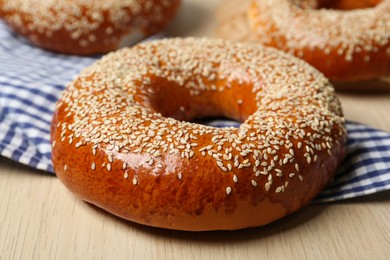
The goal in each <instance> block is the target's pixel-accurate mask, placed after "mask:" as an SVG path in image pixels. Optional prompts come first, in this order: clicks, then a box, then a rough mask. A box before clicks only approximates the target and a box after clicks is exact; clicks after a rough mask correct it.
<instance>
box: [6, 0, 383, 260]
mask: <svg viewBox="0 0 390 260" xmlns="http://www.w3.org/2000/svg"><path fill="white" fill-rule="evenodd" d="M222 2H223V0H221V1H217V0H214V1H213V0H207V1H206V0H187V1H184V4H183V7H182V9H181V10H180V13H179V15H178V18H177V19H176V21H175V22H174V24H173V25H172V26H171V27H170V29H169V32H170V34H172V35H179V36H185V35H212V36H215V34H214V28H215V27H214V26H215V25H216V21H215V20H213V18H214V17H215V16H216V15H215V14H216V12H218V15H221V13H220V11H219V10H220V9H219V8H220V4H221V3H222ZM339 96H340V98H341V100H342V103H343V107H344V111H345V114H346V117H347V119H350V120H355V121H359V122H363V123H367V124H370V125H372V126H374V127H377V128H381V129H384V130H387V131H390V113H389V111H390V95H389V93H387V92H375V93H371V94H368V93H364V92H358V93H355V94H352V93H348V92H343V93H339ZM389 216H390V192H384V193H380V194H376V195H372V196H368V197H363V198H357V199H353V200H347V201H342V202H338V203H329V204H316V205H310V206H308V207H306V208H304V209H303V210H301V211H299V212H297V213H295V214H293V215H292V216H289V217H287V218H285V219H283V220H280V221H278V222H275V223H273V224H270V225H268V226H265V227H260V228H252V229H246V230H240V231H234V232H203V233H188V232H178V231H169V230H162V229H155V228H150V227H144V226H140V225H137V224H133V223H130V222H126V221H123V220H121V219H118V218H116V217H114V216H112V215H110V214H108V213H105V212H104V211H102V210H100V209H98V208H96V207H94V206H90V205H88V204H87V203H84V202H82V201H80V200H79V199H77V198H76V197H75V196H74V195H73V194H71V193H70V192H69V191H67V190H66V189H65V187H64V186H63V185H62V184H61V183H60V182H59V181H58V179H57V178H56V177H53V176H50V175H48V174H46V173H43V172H38V171H36V170H33V169H30V168H28V167H25V166H22V165H19V164H16V163H14V162H12V161H10V160H8V159H5V158H1V157H0V259H4V260H5V259H7V260H8V259H197V260H200V259H389V255H390V237H389V234H390V220H389Z"/></svg>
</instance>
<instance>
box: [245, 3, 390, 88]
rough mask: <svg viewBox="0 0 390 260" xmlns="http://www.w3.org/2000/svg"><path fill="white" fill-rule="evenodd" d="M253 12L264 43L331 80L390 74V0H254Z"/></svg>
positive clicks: (251, 16) (251, 19)
mask: <svg viewBox="0 0 390 260" xmlns="http://www.w3.org/2000/svg"><path fill="white" fill-rule="evenodd" d="M323 7H324V8H323ZM328 8H331V9H328ZM357 8H362V9H357ZM248 17H249V23H250V25H251V28H252V29H253V31H254V32H255V33H256V34H257V38H258V41H259V42H261V43H263V44H265V45H267V46H273V47H276V48H278V49H280V50H283V51H286V52H290V53H292V54H294V55H296V56H297V57H300V58H302V59H304V60H305V61H307V62H308V63H310V64H311V65H313V66H314V67H316V68H317V69H318V70H319V71H321V72H322V73H324V74H325V76H327V77H328V78H330V79H331V80H335V81H360V80H369V79H375V78H379V77H383V76H386V75H389V74H390V41H389V40H390V0H382V1H381V0H365V1H363V0H340V1H331V0H322V1H319V0H253V1H252V4H251V6H250V8H249V9H248Z"/></svg>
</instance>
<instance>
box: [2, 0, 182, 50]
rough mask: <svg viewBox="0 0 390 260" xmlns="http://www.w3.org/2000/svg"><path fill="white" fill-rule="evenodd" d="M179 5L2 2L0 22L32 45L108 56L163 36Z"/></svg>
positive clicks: (111, 0) (169, 0) (121, 0)
mask: <svg viewBox="0 0 390 260" xmlns="http://www.w3.org/2000/svg"><path fill="white" fill-rule="evenodd" d="M179 2H180V0H66V1H58V0H39V1H36V0H0V18H2V19H3V20H4V21H5V22H6V23H7V24H8V25H9V26H10V27H11V28H13V29H14V30H15V31H16V32H17V33H19V34H20V35H23V36H25V37H26V38H27V39H29V40H30V41H31V42H32V43H34V44H35V45H37V46H39V47H42V48H44V49H48V50H51V51H55V52H61V53H66V54H76V55H92V54H101V53H107V52H110V51H113V50H116V49H118V48H120V47H123V46H127V45H131V44H134V43H136V42H137V41H139V40H141V39H143V38H145V37H147V36H149V35H152V34H154V33H156V32H158V31H160V30H162V29H163V28H164V27H165V26H166V25H167V24H168V23H169V21H171V20H172V18H173V17H174V15H175V13H176V11H177V9H178V6H179Z"/></svg>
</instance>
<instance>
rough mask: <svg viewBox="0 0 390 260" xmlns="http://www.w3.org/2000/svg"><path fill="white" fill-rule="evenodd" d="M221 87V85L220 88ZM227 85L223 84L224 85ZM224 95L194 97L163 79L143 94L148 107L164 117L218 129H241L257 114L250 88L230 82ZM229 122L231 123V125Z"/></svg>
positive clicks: (210, 94)
mask: <svg viewBox="0 0 390 260" xmlns="http://www.w3.org/2000/svg"><path fill="white" fill-rule="evenodd" d="M220 84H221V83H218V84H217V85H220ZM222 84H223V83H222ZM229 85H230V86H229V88H226V89H225V90H224V91H222V92H221V91H218V90H216V91H204V92H202V93H199V94H195V95H194V94H192V93H191V92H190V90H189V89H188V88H185V87H183V86H180V85H178V84H175V83H172V82H169V81H168V80H166V79H163V78H152V80H151V85H150V87H149V88H146V89H145V90H144V91H143V92H144V93H143V95H141V96H143V97H144V98H143V100H142V101H141V102H142V103H143V104H144V105H146V106H149V107H150V108H152V109H153V110H154V111H156V112H158V113H160V114H162V115H163V116H164V117H171V118H174V119H176V120H179V121H186V122H192V123H197V124H204V125H211V126H216V127H230V126H233V127H238V126H239V125H240V124H241V123H242V122H244V121H245V120H246V119H247V118H248V116H249V115H251V114H253V113H254V112H255V111H256V106H255V100H254V97H253V96H254V95H248V94H245V93H251V89H252V87H251V86H250V85H248V84H247V85H245V84H240V85H239V84H238V83H236V82H230V83H229ZM227 121H229V122H227Z"/></svg>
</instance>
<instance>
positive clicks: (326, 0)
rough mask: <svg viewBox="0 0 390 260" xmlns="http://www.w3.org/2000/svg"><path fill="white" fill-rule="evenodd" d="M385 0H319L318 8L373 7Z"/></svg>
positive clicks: (345, 9)
mask: <svg viewBox="0 0 390 260" xmlns="http://www.w3.org/2000/svg"><path fill="white" fill-rule="evenodd" d="M382 1H383V0H318V1H317V8H316V9H331V10H342V11H349V10H355V9H366V8H373V7H375V6H377V5H378V4H380V3H381V2H382Z"/></svg>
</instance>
